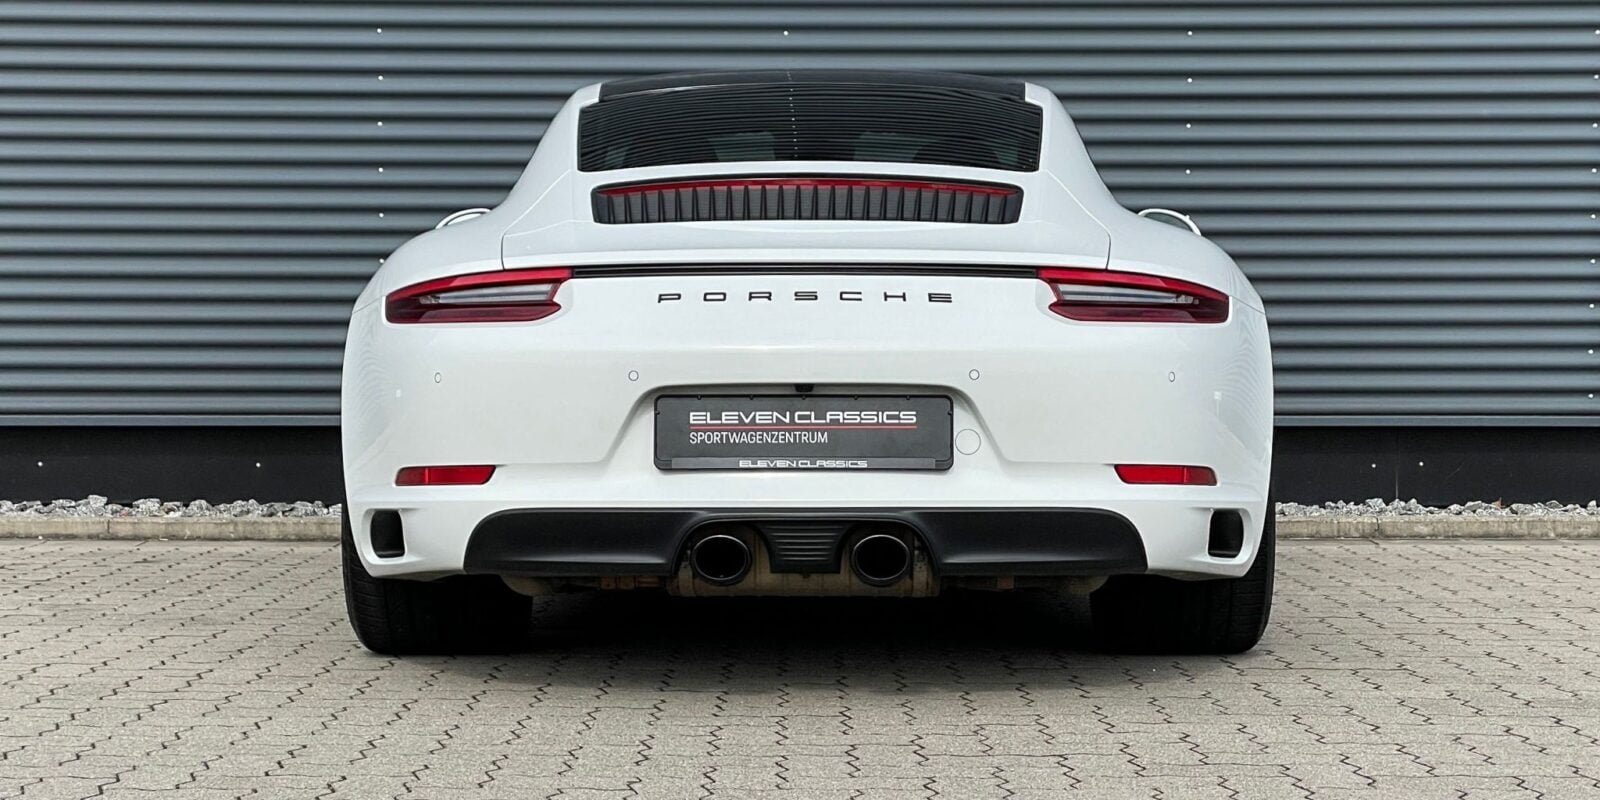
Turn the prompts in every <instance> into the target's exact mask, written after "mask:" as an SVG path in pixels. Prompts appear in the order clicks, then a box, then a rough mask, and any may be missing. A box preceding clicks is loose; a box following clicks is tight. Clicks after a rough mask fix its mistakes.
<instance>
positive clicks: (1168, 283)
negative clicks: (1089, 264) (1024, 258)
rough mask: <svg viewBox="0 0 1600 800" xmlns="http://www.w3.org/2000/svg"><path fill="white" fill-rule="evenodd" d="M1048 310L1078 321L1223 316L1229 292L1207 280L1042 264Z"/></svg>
mask: <svg viewBox="0 0 1600 800" xmlns="http://www.w3.org/2000/svg"><path fill="white" fill-rule="evenodd" d="M1039 279H1040V280H1042V281H1044V282H1045V283H1047V284H1049V285H1050V291H1052V292H1054V293H1055V296H1056V299H1055V302H1053V303H1051V304H1050V310H1051V311H1054V312H1055V313H1057V314H1060V315H1061V316H1063V317H1066V318H1067V319H1075V320H1078V321H1080V322H1200V323H1216V322H1226V321H1227V319H1228V296H1227V295H1226V294H1223V293H1222V292H1219V291H1217V290H1216V289H1213V288H1211V287H1209V286H1201V285H1200V284H1198V283H1190V282H1189V281H1184V280H1178V279H1177V278H1165V277H1162V276H1160V275H1145V274H1143V273H1138V272H1116V271H1113V270H1104V269H1063V268H1053V267H1052V268H1046V269H1041V270H1039Z"/></svg>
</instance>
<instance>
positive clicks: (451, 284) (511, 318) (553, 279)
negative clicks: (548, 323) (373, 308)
mask: <svg viewBox="0 0 1600 800" xmlns="http://www.w3.org/2000/svg"><path fill="white" fill-rule="evenodd" d="M571 277H572V270H570V269H567V268H565V267H560V268H556V269H511V270H503V271H497V272H478V273H473V274H471V275H456V276H453V277H449V278H440V279H438V280H433V281H425V282H423V283H418V284H413V285H411V286H407V287H405V288H404V289H397V290H395V291H393V292H391V293H390V294H389V297H388V298H387V299H386V300H385V301H384V315H385V316H386V317H387V318H388V320H389V321H390V322H394V323H400V324H412V323H418V322H529V321H531V320H536V319H543V318H545V317H548V316H550V315H551V314H554V313H556V312H557V311H560V310H561V306H559V305H557V304H556V290H557V289H559V288H561V283H562V282H563V281H565V280H567V279H568V278H571Z"/></svg>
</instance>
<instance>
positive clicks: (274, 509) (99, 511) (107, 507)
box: [0, 494, 344, 519]
mask: <svg viewBox="0 0 1600 800" xmlns="http://www.w3.org/2000/svg"><path fill="white" fill-rule="evenodd" d="M343 512H344V507H343V506H342V505H340V504H339V503H334V504H333V505H331V506H329V505H323V503H322V501H321V500H317V501H315V502H306V501H304V500H298V501H295V502H292V503H258V502H256V501H254V500H235V501H234V502H231V503H220V504H218V505H212V504H210V503H207V502H206V501H204V500H195V501H193V502H190V503H177V502H172V501H167V502H162V501H160V500H157V499H156V498H154V497H146V498H144V499H142V500H135V501H133V502H132V503H130V504H128V505H122V504H120V503H108V502H106V499H105V498H104V497H101V496H100V495H97V494H92V495H89V497H88V498H86V499H83V500H52V501H50V502H41V501H39V500H22V501H18V502H13V501H11V500H0V515H6V516H13V517H16V516H34V517H193V518H199V517H224V518H233V519H240V518H273V517H334V518H337V517H338V516H339V515H340V514H341V513H343Z"/></svg>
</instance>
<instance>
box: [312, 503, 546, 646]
mask: <svg viewBox="0 0 1600 800" xmlns="http://www.w3.org/2000/svg"><path fill="white" fill-rule="evenodd" d="M345 508H346V509H347V510H348V508H349V506H348V505H346V506H345ZM339 538H340V540H341V547H340V550H341V557H342V562H343V571H344V603H345V611H346V613H347V614H349V617H350V627H352V628H354V629H355V632H356V638H357V639H359V640H361V644H362V645H363V646H364V647H366V648H367V649H368V650H371V651H373V652H374V653H383V654H385V655H394V656H399V655H423V654H439V655H449V654H457V653H494V652H498V653H505V652H511V651H514V650H520V649H522V648H524V647H526V646H527V644H528V640H529V638H530V637H529V633H530V632H529V625H530V623H531V621H532V620H531V617H532V608H533V605H532V602H531V601H530V600H529V599H528V598H527V597H524V596H522V595H520V594H517V593H516V592H513V591H511V590H510V589H509V588H507V587H506V585H505V584H504V583H503V582H501V580H500V579H499V578H497V577H494V576H486V575H458V576H452V577H448V578H441V579H439V580H434V581H412V580H404V579H399V578H374V577H373V576H372V575H370V574H369V573H368V572H367V568H366V567H365V566H363V565H362V563H361V556H360V555H359V554H357V553H356V542H355V536H354V535H353V533H352V531H351V526H350V518H349V516H348V515H346V516H345V518H344V520H343V524H342V525H341V531H340V537H339Z"/></svg>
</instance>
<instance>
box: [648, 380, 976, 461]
mask: <svg viewBox="0 0 1600 800" xmlns="http://www.w3.org/2000/svg"><path fill="white" fill-rule="evenodd" d="M954 438H955V437H954V403H953V402H952V401H951V399H950V397H949V396H947V395H878V394H861V395H840V394H832V395H813V394H755V395H724V394H706V395H686V394H677V395H662V396H660V397H657V398H656V400H655V442H654V450H655V465H656V467H657V468H658V469H662V470H673V471H677V470H730V471H808V472H809V471H832V470H852V471H868V470H870V471H882V470H909V471H940V470H947V469H949V468H950V466H951V464H952V463H953V461H954V454H953V450H954Z"/></svg>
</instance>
